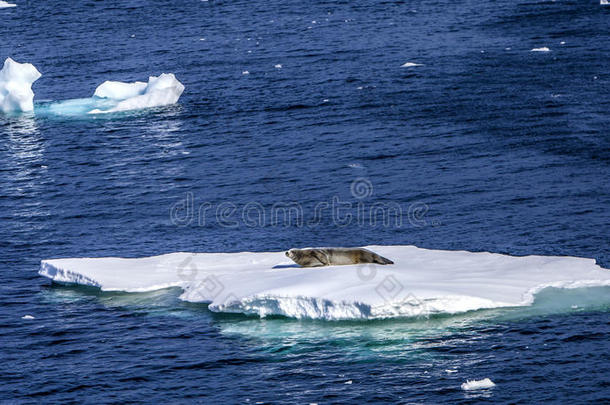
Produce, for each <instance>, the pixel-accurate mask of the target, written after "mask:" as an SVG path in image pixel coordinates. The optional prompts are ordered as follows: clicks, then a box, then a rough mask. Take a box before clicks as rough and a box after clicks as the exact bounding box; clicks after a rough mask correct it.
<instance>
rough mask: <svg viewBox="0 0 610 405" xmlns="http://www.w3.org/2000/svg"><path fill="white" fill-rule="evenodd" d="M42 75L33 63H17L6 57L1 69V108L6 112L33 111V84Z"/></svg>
mask: <svg viewBox="0 0 610 405" xmlns="http://www.w3.org/2000/svg"><path fill="white" fill-rule="evenodd" d="M40 76H41V74H40V72H39V71H38V69H36V68H35V67H34V65H32V64H31V63H17V62H15V61H14V60H12V59H11V58H6V60H5V61H4V67H3V68H2V70H0V110H1V111H3V112H5V113H9V112H21V111H33V110H34V92H33V91H32V84H33V83H34V82H35V81H36V80H38V78H39V77H40Z"/></svg>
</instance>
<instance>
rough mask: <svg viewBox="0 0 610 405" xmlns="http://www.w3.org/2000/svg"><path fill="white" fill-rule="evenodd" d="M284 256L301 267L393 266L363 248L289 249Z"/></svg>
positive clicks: (388, 261) (387, 260)
mask: <svg viewBox="0 0 610 405" xmlns="http://www.w3.org/2000/svg"><path fill="white" fill-rule="evenodd" d="M286 256H288V257H289V258H291V259H292V260H293V261H294V262H295V263H296V264H299V265H301V266H303V267H320V266H339V265H347V264H359V263H376V264H394V262H393V261H391V260H389V259H386V258H385V257H382V256H379V255H378V254H377V253H375V252H371V251H370V250H368V249H364V248H307V249H290V250H289V251H287V252H286Z"/></svg>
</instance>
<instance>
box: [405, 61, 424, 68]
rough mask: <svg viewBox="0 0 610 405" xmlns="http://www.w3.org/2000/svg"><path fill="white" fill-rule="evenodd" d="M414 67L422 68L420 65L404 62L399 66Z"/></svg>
mask: <svg viewBox="0 0 610 405" xmlns="http://www.w3.org/2000/svg"><path fill="white" fill-rule="evenodd" d="M415 66H424V65H423V64H421V63H415V62H405V63H403V64H402V65H400V67H415Z"/></svg>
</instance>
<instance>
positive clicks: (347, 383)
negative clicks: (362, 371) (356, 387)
mask: <svg viewBox="0 0 610 405" xmlns="http://www.w3.org/2000/svg"><path fill="white" fill-rule="evenodd" d="M353 383H354V382H353V381H352V380H349V381H346V382H344V384H346V385H352V384H353Z"/></svg>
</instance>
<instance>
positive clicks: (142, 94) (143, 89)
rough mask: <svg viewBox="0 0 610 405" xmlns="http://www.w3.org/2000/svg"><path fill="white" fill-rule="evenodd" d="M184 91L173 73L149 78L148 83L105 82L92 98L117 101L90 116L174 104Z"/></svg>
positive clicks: (92, 111)
mask: <svg viewBox="0 0 610 405" xmlns="http://www.w3.org/2000/svg"><path fill="white" fill-rule="evenodd" d="M183 91H184V85H183V84H182V83H180V82H179V81H178V79H176V76H174V74H173V73H163V74H161V75H160V76H158V77H157V76H150V77H149V78H148V83H144V82H133V83H123V82H115V81H105V82H104V83H102V84H100V85H99V86H98V87H97V89H95V93H94V97H97V98H102V99H109V100H113V101H117V104H116V105H115V106H113V107H112V108H109V109H105V110H102V109H94V110H91V111H90V112H89V113H90V114H99V113H109V112H117V111H129V110H139V109H142V108H150V107H160V106H166V105H170V104H175V103H177V102H178V99H179V98H180V96H181V95H182V92H183Z"/></svg>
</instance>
